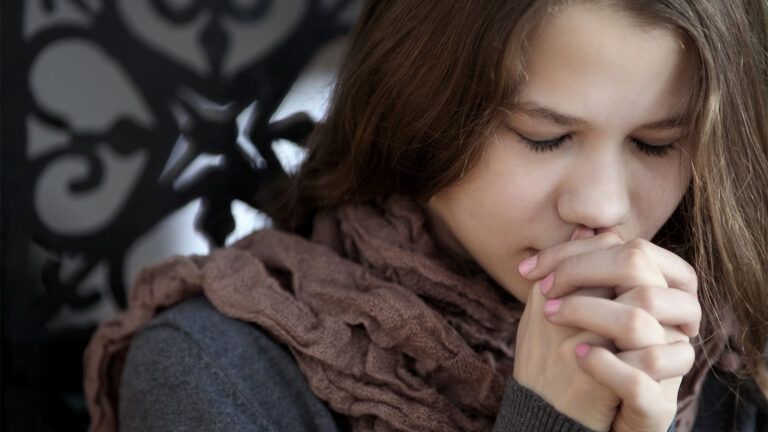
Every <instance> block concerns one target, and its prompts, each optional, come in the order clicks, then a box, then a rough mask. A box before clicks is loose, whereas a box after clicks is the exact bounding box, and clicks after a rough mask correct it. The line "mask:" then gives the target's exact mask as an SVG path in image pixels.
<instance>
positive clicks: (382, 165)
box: [269, 0, 768, 397]
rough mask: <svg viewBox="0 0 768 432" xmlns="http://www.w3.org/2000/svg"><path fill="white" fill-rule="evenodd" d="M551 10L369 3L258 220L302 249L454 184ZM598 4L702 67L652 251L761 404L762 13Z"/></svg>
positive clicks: (766, 272) (706, 1)
mask: <svg viewBox="0 0 768 432" xmlns="http://www.w3.org/2000/svg"><path fill="white" fill-rule="evenodd" d="M585 1H586V0H585ZM592 1H593V2H594V1H596V0H592ZM597 1H599V0H597ZM563 3H565V2H564V1H537V0H516V1H512V0H483V1H477V0H451V1H445V0H387V1H381V0H373V1H370V2H369V3H368V4H367V7H366V8H365V9H364V10H363V12H362V15H361V17H360V19H359V21H358V24H357V26H356V28H355V30H354V32H353V39H352V43H351V46H350V48H349V52H348V53H347V56H346V58H345V60H344V62H343V64H342V67H341V71H340V74H339V77H338V81H337V85H336V88H335V91H334V94H333V97H332V101H331V104H330V107H329V112H328V115H327V118H326V121H325V122H324V123H323V124H321V125H319V126H318V127H317V128H316V130H315V131H314V132H313V134H312V136H311V137H310V140H309V142H308V157H307V159H306V161H305V162H304V164H303V165H302V167H301V169H300V170H299V172H298V173H297V174H296V175H295V176H294V177H293V178H291V179H290V181H289V182H288V183H287V184H283V185H281V187H280V190H282V191H283V195H282V198H281V199H279V200H278V201H276V203H275V206H274V208H273V209H271V211H270V212H269V213H270V214H271V216H272V217H273V220H274V222H275V225H276V226H277V227H279V228H283V229H286V230H291V231H294V232H298V233H301V234H304V235H306V234H307V233H308V231H309V229H311V222H312V218H313V216H314V215H315V214H317V213H318V212H322V211H325V210H327V209H330V208H333V207H335V206H338V205H342V204H348V203H362V202H367V201H370V200H373V199H376V198H378V197H382V196H386V195H389V194H393V193H398V194H402V195H405V196H409V197H411V198H413V199H414V200H416V201H418V202H422V203H423V202H426V201H427V200H428V199H429V197H430V196H432V195H433V194H434V193H436V192H437V191H439V190H441V189H442V188H444V187H446V186H448V185H450V184H452V183H453V182H455V181H457V180H458V179H460V178H461V177H462V175H463V173H464V172H467V171H469V170H470V169H471V168H472V167H473V166H474V164H475V163H476V161H477V160H478V158H479V156H480V154H481V152H482V150H483V146H484V144H485V142H486V141H487V139H488V136H489V134H490V133H491V131H492V130H493V128H494V126H495V122H496V121H497V119H498V113H499V110H500V108H501V106H502V105H503V104H504V103H505V102H506V101H509V100H510V99H512V98H513V97H514V94H515V89H516V87H517V86H518V84H519V83H520V80H521V79H522V78H523V77H524V76H525V52H526V36H527V35H528V34H529V33H530V32H531V30H532V29H533V28H534V27H535V26H536V25H537V24H538V23H540V22H541V20H542V18H543V17H544V16H545V15H546V14H547V13H552V12H553V11H554V10H556V9H557V7H558V6H562V5H563ZM570 3H573V0H571V1H570ZM603 3H606V4H610V5H611V6H613V7H618V8H621V9H622V10H623V11H626V12H628V13H630V15H631V16H633V17H634V18H637V19H639V20H640V21H641V22H642V23H644V24H647V25H658V26H664V27H666V28H669V29H671V30H673V31H676V32H678V33H679V34H680V36H681V41H685V43H686V44H690V45H691V46H690V47H688V48H690V49H691V50H692V52H693V53H694V57H695V61H696V63H697V66H698V67H697V73H696V79H695V80H694V84H693V89H692V93H693V94H692V96H691V99H690V107H689V115H688V117H689V120H690V134H689V136H690V138H691V140H692V142H693V143H694V147H695V149H694V154H693V155H692V163H693V173H694V174H693V179H692V181H691V185H690V188H689V191H688V192H687V193H686V195H685V197H684V199H683V202H682V203H681V205H680V206H679V208H678V210H677V211H676V212H675V214H674V215H673V216H672V217H671V218H670V220H669V221H668V222H667V224H666V225H665V227H663V228H662V230H661V231H660V232H663V233H665V235H664V236H659V235H657V241H659V242H660V243H662V244H663V243H665V241H668V240H669V239H671V238H674V239H675V241H674V244H672V243H669V244H663V245H664V246H667V247H670V248H674V250H675V252H677V253H679V254H680V255H682V256H683V258H685V259H686V260H688V261H689V262H690V263H691V264H692V265H693V266H694V267H695V268H696V269H697V272H698V274H699V292H700V300H701V302H702V307H703V310H704V314H703V323H702V329H708V330H707V331H708V332H714V331H717V329H721V330H720V331H722V323H721V322H720V319H719V317H720V314H721V313H722V311H731V312H732V313H733V315H734V316H735V317H736V319H737V321H738V330H739V332H738V338H737V340H736V341H732V343H734V344H735V345H736V347H733V348H734V349H736V350H737V351H738V352H739V353H740V355H741V358H742V360H743V367H742V369H741V372H743V374H746V375H749V376H751V377H752V378H753V379H754V381H755V382H756V383H757V385H758V387H759V388H760V390H761V391H762V393H763V395H764V396H766V397H768V370H767V366H766V358H765V353H764V350H765V348H766V341H768V322H767V320H766V314H768V295H767V294H768V293H767V292H766V290H768V208H767V207H768V130H767V127H768V126H767V125H768V123H767V121H768V113H767V112H766V103H767V102H768V77H767V75H766V71H767V70H768V58H767V57H768V54H767V53H768V41H767V38H768V36H766V35H767V34H768V11H767V10H766V9H767V8H768V6H766V2H765V1H762V0H732V1H722V0H624V1H621V0H604V1H603ZM671 232H675V233H677V234H678V235H676V236H670V235H668V234H669V233H671ZM702 336H704V337H706V336H707V335H706V334H704V331H703V332H702Z"/></svg>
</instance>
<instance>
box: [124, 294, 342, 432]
mask: <svg viewBox="0 0 768 432" xmlns="http://www.w3.org/2000/svg"><path fill="white" fill-rule="evenodd" d="M118 405H119V406H118V423H119V430H121V431H126V432H132V431H150V432H151V431H190V430H205V431H256V432H267V431H269V432H272V431H275V432H277V431H284V430H290V431H297V432H301V431H319V432H339V431H342V430H344V426H345V425H344V424H343V422H342V423H340V419H338V418H336V417H335V415H334V413H333V412H332V411H330V410H329V409H328V408H327V407H326V406H325V404H324V403H323V402H322V401H320V400H319V399H317V398H316V397H315V396H314V395H313V394H312V392H311V391H310V389H309V386H308V383H307V382H306V378H305V377H304V376H303V375H302V373H301V371H300V370H299V369H298V367H297V366H296V365H295V362H293V360H292V357H291V355H290V354H289V353H288V352H287V351H286V350H285V349H283V348H282V347H281V346H280V345H278V344H277V343H276V342H275V341H274V340H273V339H272V338H270V337H269V336H268V335H267V334H266V333H264V332H262V331H261V330H260V329H259V328H257V327H256V326H253V325H251V324H249V323H245V322H242V321H239V320H234V319H231V318H228V317H225V316H223V315H221V314H220V313H218V312H217V311H215V310H214V309H213V308H212V306H211V305H210V304H209V303H208V302H207V300H204V299H197V300H191V301H189V302H186V303H182V304H180V305H178V306H175V307H174V308H172V309H169V310H168V311H167V313H164V314H161V315H158V316H157V317H155V318H154V319H153V320H152V321H151V322H150V323H149V325H147V326H146V327H145V328H144V329H143V330H141V331H140V332H139V333H137V334H136V335H135V336H134V339H133V341H132V342H131V347H130V349H129V352H128V356H127V358H126V363H125V366H124V368H123V373H122V379H121V383H120V394H119V398H118Z"/></svg>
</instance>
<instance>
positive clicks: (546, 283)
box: [541, 273, 555, 294]
mask: <svg viewBox="0 0 768 432" xmlns="http://www.w3.org/2000/svg"><path fill="white" fill-rule="evenodd" d="M554 282H555V274H554V273H550V274H548V275H547V277H545V278H544V279H543V280H542V281H541V292H542V293H543V294H546V293H547V291H549V290H550V288H552V284H553V283H554Z"/></svg>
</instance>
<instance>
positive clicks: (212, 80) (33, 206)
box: [0, 0, 359, 431]
mask: <svg viewBox="0 0 768 432" xmlns="http://www.w3.org/2000/svg"><path fill="white" fill-rule="evenodd" d="M357 3H359V1H358V0H336V1H333V0H317V1H313V0H292V1H289V0H250V1H248V0H238V1H235V0H219V1H215V0H186V1H170V0H58V1H57V0H26V1H24V2H18V1H4V2H2V6H1V7H2V62H3V71H2V75H3V76H2V78H3V94H2V97H3V99H2V110H3V122H2V130H1V133H2V146H1V147H0V163H1V164H2V165H1V168H2V169H1V170H0V173H1V174H2V195H0V196H1V197H2V243H0V244H1V246H2V320H3V321H2V324H3V325H2V327H3V329H2V332H3V339H2V353H3V354H2V355H3V368H2V373H3V386H4V392H3V393H4V394H3V405H4V415H3V420H2V421H3V429H5V430H67V431H70V430H78V429H80V430H82V429H85V427H86V426H87V421H88V420H87V416H86V415H85V411H84V404H83V401H82V395H81V393H80V382H81V354H82V349H83V348H84V346H85V344H86V343H87V340H88V338H89V336H90V334H91V332H92V331H93V328H94V325H95V324H96V323H95V322H86V323H83V325H81V326H69V327H67V328H65V329H61V328H52V327H51V326H50V323H51V320H52V319H53V318H54V317H55V316H57V315H59V314H61V313H62V311H63V310H66V312H67V313H69V314H70V315H71V316H77V315H78V314H80V313H81V312H82V311H85V310H89V309H90V310H92V309H93V308H95V307H97V306H98V305H99V304H100V303H103V302H112V303H114V304H117V305H119V307H124V306H125V303H126V289H125V286H124V280H125V278H124V271H125V270H124V266H125V260H126V251H128V250H129V249H130V247H131V246H132V244H133V243H134V242H135V241H136V239H137V238H139V237H141V236H142V235H144V234H145V233H146V232H147V231H149V230H150V229H152V228H153V227H155V226H157V225H158V224H159V223H161V222H162V221H163V220H164V219H165V218H167V217H168V215H170V214H172V213H173V212H175V211H177V210H178V209H180V208H182V207H183V206H185V205H186V204H188V203H190V202H191V201H193V200H197V199H201V200H202V201H201V202H202V205H201V212H200V214H199V215H198V218H197V224H198V228H199V229H200V230H201V231H202V232H203V233H204V234H205V236H206V238H207V239H208V241H209V243H210V245H211V246H221V245H223V244H224V241H225V239H226V238H227V236H228V235H229V233H230V232H231V231H232V230H233V228H234V220H233V216H232V214H231V211H230V208H231V204H232V202H233V200H240V201H244V202H250V203H254V200H253V198H254V197H255V196H256V195H257V194H256V192H257V190H258V188H259V187H260V185H263V184H264V182H266V181H270V180H271V179H274V178H276V177H278V176H283V175H286V173H285V171H284V168H283V167H282V165H281V164H280V161H279V160H278V158H277V155H276V154H275V152H274V151H273V148H272V144H273V143H274V142H275V140H278V139H287V140H290V141H293V142H296V143H299V144H300V143H301V142H302V140H303V138H304V137H306V136H307V135H308V133H309V132H310V131H311V129H312V127H313V122H312V120H311V119H310V118H309V117H308V116H307V115H306V114H296V115H295V116H291V117H289V118H287V119H284V120H282V121H278V122H271V121H270V119H271V118H272V117H273V114H274V113H275V111H276V109H277V108H278V107H279V106H280V104H281V102H282V101H283V99H284V98H285V95H286V94H287V93H288V91H289V90H290V89H291V87H292V85H293V84H294V82H295V81H296V79H297V77H298V76H299V74H300V73H301V72H302V70H303V69H304V68H305V67H306V65H307V64H308V62H309V61H310V60H311V59H312V58H313V56H314V55H315V54H316V53H317V52H318V50H319V49H320V48H321V47H322V46H323V45H325V44H326V43H328V42H329V41H330V40H332V39H334V38H336V37H338V36H340V35H343V34H345V33H347V32H348V31H349V29H350V27H351V20H352V18H354V12H355V10H356V7H355V6H356V4H357ZM174 46H185V47H187V48H188V49H185V50H176V49H174ZM190 53H192V54H190ZM61 83H75V84H74V85H73V86H69V85H61ZM102 104H103V105H102ZM102 107H103V108H102ZM94 108H96V109H94ZM243 112H247V113H248V121H247V126H246V127H245V128H238V121H237V119H238V116H240V115H241V114H242V113H243ZM83 113H88V114H83ZM243 134H245V135H246V136H247V137H248V138H250V140H245V141H243V140H242V139H239V138H238V137H239V136H240V137H242V135H243ZM251 144H252V146H253V147H252V148H250V147H249V146H250V145H251ZM204 157H208V158H209V159H211V158H212V159H215V160H216V161H217V162H216V163H212V164H208V166H207V169H205V170H202V171H200V172H198V173H195V175H192V176H189V175H188V174H189V171H190V167H191V166H192V165H193V164H194V162H195V161H199V159H200V158H204ZM116 173H117V174H116ZM105 195H106V196H105ZM96 196H98V197H100V199H101V202H106V203H108V205H107V206H106V208H102V209H100V210H99V214H93V213H94V212H89V203H90V202H92V201H90V200H92V199H93V198H94V197H96ZM255 206H256V207H258V206H259V203H258V202H255ZM78 215H79V216H78ZM98 269H103V271H106V272H107V279H108V286H109V291H108V292H107V293H108V296H109V298H105V291H104V290H93V289H88V286H87V285H88V282H87V277H88V275H89V274H92V273H93V272H94V271H97V270H98Z"/></svg>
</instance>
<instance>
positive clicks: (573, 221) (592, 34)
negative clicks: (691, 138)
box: [427, 4, 692, 302]
mask: <svg viewBox="0 0 768 432" xmlns="http://www.w3.org/2000/svg"><path fill="white" fill-rule="evenodd" d="M529 48H530V51H529V54H528V57H527V67H526V72H527V80H526V81H525V82H524V83H523V85H522V87H521V88H520V89H519V93H518V95H517V99H516V103H515V104H514V105H512V106H510V108H509V110H508V111H509V112H508V113H505V114H503V115H502V117H501V120H500V122H499V125H498V127H497V128H496V130H495V136H493V137H492V138H491V139H489V140H488V142H487V143H486V148H485V152H484V154H483V156H482V157H481V159H480V160H479V163H478V164H477V165H476V166H475V167H474V168H473V169H472V170H471V171H469V172H468V173H465V175H464V177H463V178H462V179H460V180H459V181H458V182H457V183H455V184H453V185H452V186H450V187H447V188H445V189H443V190H441V191H439V192H438V193H437V194H435V195H434V196H433V197H432V198H431V199H430V201H429V202H428V204H427V209H428V212H429V214H430V217H431V219H432V222H433V224H434V229H435V231H436V233H437V235H438V237H439V238H440V239H441V240H442V241H443V243H445V244H446V245H447V246H449V247H451V248H453V249H455V250H456V251H458V252H459V253H462V254H464V255H468V256H469V257H471V258H473V259H474V260H475V261H476V262H477V263H478V264H480V265H481V266H482V267H483V268H484V269H485V270H486V272H488V274H489V275H490V276H491V277H493V278H494V279H495V280H496V281H497V282H498V283H499V284H500V285H502V286H503V287H504V288H505V289H507V290H508V291H509V292H510V293H512V294H513V295H514V296H515V297H516V298H517V299H519V300H520V301H523V302H525V301H526V299H527V296H528V292H529V291H530V289H531V286H532V284H531V283H530V282H528V281H526V280H524V279H523V278H521V277H520V276H519V274H518V272H517V267H518V265H519V264H520V262H521V261H522V260H524V259H525V258H527V257H529V256H532V255H533V254H535V253H537V252H538V251H539V250H542V249H544V248H547V247H550V246H553V245H555V244H558V243H562V242H564V241H567V240H568V239H569V237H570V236H571V234H572V233H573V231H574V230H575V228H577V227H579V226H586V227H589V228H593V229H595V230H597V231H598V233H599V232H600V231H605V230H614V231H617V232H618V234H619V235H620V236H621V237H622V238H623V239H624V240H630V239H634V238H644V239H651V238H652V237H653V235H654V234H655V233H656V232H657V231H658V230H659V228H660V227H661V226H662V225H663V224H664V222H665V221H666V220H667V219H668V218H669V216H670V215H671V214H672V212H673V211H674V209H675V208H676V207H677V205H678V204H679V202H680V200H681V199H682V196H683V194H684V192H685V190H686V189H687V185H688V183H689V180H690V176H691V169H690V162H689V159H688V156H687V152H686V149H687V148H688V144H687V143H686V142H685V136H684V135H685V132H686V131H685V125H682V124H679V123H678V119H680V118H681V116H682V115H683V113H684V110H685V105H684V104H685V101H684V99H685V98H686V96H687V95H688V92H689V90H690V87H689V86H690V83H691V82H692V73H691V69H692V68H691V61H690V53H689V52H687V51H686V50H685V48H684V47H683V44H682V42H681V38H680V37H679V35H677V34H676V33H674V32H672V31H670V30H668V29H665V28H663V27H661V26H658V27H650V26H647V25H642V24H640V23H639V22H637V21H635V20H633V18H631V17H630V16H628V15H626V14H625V13H623V12H621V11H618V10H615V9H612V8H609V7H606V6H597V5H583V4H582V5H577V6H569V7H567V8H565V9H563V10H560V11H558V12H557V13H556V14H555V15H551V16H548V17H547V18H546V19H545V20H544V21H543V22H542V25H541V27H540V29H539V30H538V32H536V33H534V34H533V35H531V38H530V39H529ZM669 144H671V146H668V145H669Z"/></svg>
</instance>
